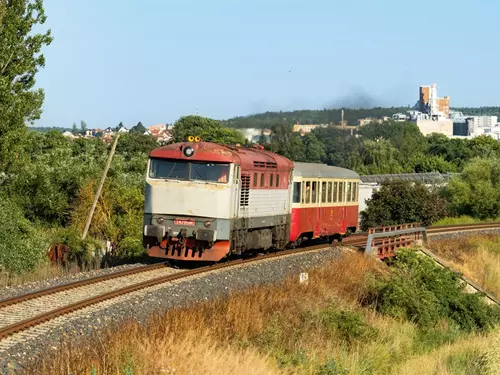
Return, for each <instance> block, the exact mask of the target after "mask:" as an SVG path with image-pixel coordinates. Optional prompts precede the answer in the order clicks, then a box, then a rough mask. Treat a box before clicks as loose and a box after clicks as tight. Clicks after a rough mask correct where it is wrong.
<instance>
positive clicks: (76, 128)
mask: <svg viewBox="0 0 500 375" xmlns="http://www.w3.org/2000/svg"><path fill="white" fill-rule="evenodd" d="M71 133H73V135H77V134H78V127H77V126H76V123H73V128H72V129H71Z"/></svg>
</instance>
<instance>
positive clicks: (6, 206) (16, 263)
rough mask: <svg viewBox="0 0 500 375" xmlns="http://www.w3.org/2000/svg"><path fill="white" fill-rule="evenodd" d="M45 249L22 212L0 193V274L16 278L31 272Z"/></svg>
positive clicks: (42, 240) (43, 242) (45, 243)
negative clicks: (13, 275)
mask: <svg viewBox="0 0 500 375" xmlns="http://www.w3.org/2000/svg"><path fill="white" fill-rule="evenodd" d="M48 245H49V242H48V241H47V239H46V238H44V237H43V236H42V235H41V234H40V233H39V232H37V230H36V229H35V228H34V226H33V224H32V223H31V222H30V221H29V220H27V219H26V218H25V217H24V216H23V212H22V210H21V208H20V207H19V206H17V205H16V204H15V203H14V202H13V201H12V200H11V199H9V198H8V197H7V196H6V195H5V194H4V193H3V192H1V191H0V270H2V269H3V270H5V271H7V272H9V273H16V274H19V273H21V272H23V271H28V270H33V269H34V268H35V267H36V266H37V264H38V263H39V262H40V261H41V260H42V259H43V258H44V257H45V250H46V249H47V247H48Z"/></svg>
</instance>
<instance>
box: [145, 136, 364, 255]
mask: <svg viewBox="0 0 500 375" xmlns="http://www.w3.org/2000/svg"><path fill="white" fill-rule="evenodd" d="M358 188H359V175H358V174H357V173H355V172H354V171H351V170H348V169H344V168H339V167H332V166H327V165H325V164H315V163H294V162H292V161H291V160H289V159H287V158H285V157H283V156H280V155H277V154H274V153H272V152H269V151H265V150H264V149H263V148H262V147H260V146H255V147H253V148H246V147H236V146H226V145H219V144H216V143H210V142H196V141H195V142H181V143H174V144H170V145H168V146H165V147H161V148H157V149H155V150H153V151H151V153H150V158H149V161H148V172H147V176H146V192H145V193H146V194H145V205H144V232H143V243H144V246H145V247H146V248H147V251H148V254H149V255H150V256H152V257H159V258H168V259H173V260H190V261H219V260H221V259H222V258H224V257H226V256H227V255H230V254H237V255H240V254H242V253H243V252H246V251H254V250H261V249H263V250H269V249H284V248H285V247H287V246H296V245H298V244H300V243H301V242H302V241H303V240H307V239H312V238H320V237H323V238H329V239H331V240H333V239H336V238H338V239H340V238H341V237H343V236H345V235H347V234H349V233H352V232H355V231H356V228H357V224H358Z"/></svg>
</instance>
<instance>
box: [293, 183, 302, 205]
mask: <svg viewBox="0 0 500 375" xmlns="http://www.w3.org/2000/svg"><path fill="white" fill-rule="evenodd" d="M301 186H302V183H301V182H294V183H293V203H300V188H301Z"/></svg>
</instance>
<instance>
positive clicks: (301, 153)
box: [269, 124, 307, 162]
mask: <svg viewBox="0 0 500 375" xmlns="http://www.w3.org/2000/svg"><path fill="white" fill-rule="evenodd" d="M292 129H293V125H283V124H279V125H274V126H273V127H271V131H272V134H271V143H270V145H269V149H270V150H271V151H273V152H275V153H277V154H280V155H283V156H285V157H287V158H288V159H290V160H293V161H299V162H300V161H302V162H304V161H306V160H307V155H306V147H305V145H304V142H303V141H302V137H301V136H300V135H299V134H298V133H295V132H293V131H292Z"/></svg>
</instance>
